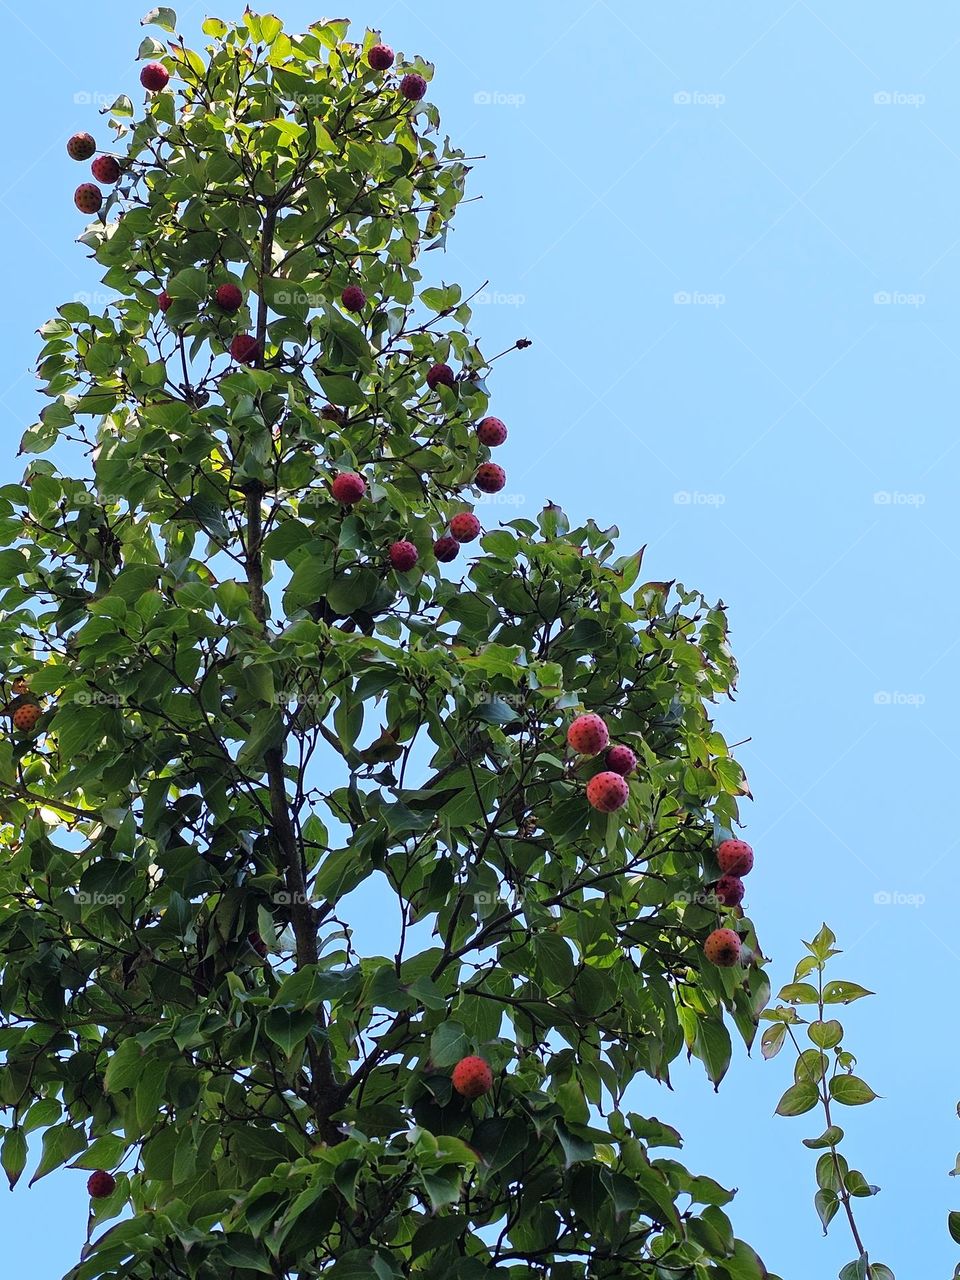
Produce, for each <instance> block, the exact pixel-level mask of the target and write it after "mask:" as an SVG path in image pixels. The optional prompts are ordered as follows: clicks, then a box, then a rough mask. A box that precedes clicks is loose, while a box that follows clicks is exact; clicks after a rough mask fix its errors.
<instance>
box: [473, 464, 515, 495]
mask: <svg viewBox="0 0 960 1280" xmlns="http://www.w3.org/2000/svg"><path fill="white" fill-rule="evenodd" d="M473 483H474V484H475V485H476V486H477V488H478V489H479V490H480V491H481V492H482V493H499V492H500V490H501V489H502V488H503V486H504V485H505V484H506V483H507V473H506V472H505V471H504V469H503V467H498V466H497V464H496V463H495V462H485V463H483V465H482V466H480V467H478V468H477V474H476V475H475V476H474V477H473Z"/></svg>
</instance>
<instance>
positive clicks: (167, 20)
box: [140, 6, 177, 31]
mask: <svg viewBox="0 0 960 1280" xmlns="http://www.w3.org/2000/svg"><path fill="white" fill-rule="evenodd" d="M140 25H141V27H163V29H164V31H176V29H177V15H176V13H174V11H173V9H168V8H166V7H165V6H160V7H159V8H156V9H151V10H150V12H149V13H145V14H144V15H143V17H142V18H141V19H140Z"/></svg>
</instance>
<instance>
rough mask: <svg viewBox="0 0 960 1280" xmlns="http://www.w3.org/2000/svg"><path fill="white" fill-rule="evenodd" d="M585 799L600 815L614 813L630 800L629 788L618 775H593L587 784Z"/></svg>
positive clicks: (610, 773)
mask: <svg viewBox="0 0 960 1280" xmlns="http://www.w3.org/2000/svg"><path fill="white" fill-rule="evenodd" d="M587 799H588V800H589V801H590V803H591V804H592V805H593V807H594V809H598V810H599V811H600V812H601V813H616V811H617V810H618V809H622V808H623V806H624V805H625V804H626V803H627V801H628V800H629V799H630V788H629V787H628V786H627V782H626V779H625V778H624V777H622V776H621V775H620V774H619V773H612V772H610V771H609V770H607V772H605V773H597V774H595V775H594V776H593V777H592V778H591V779H590V781H589V782H588V783H587Z"/></svg>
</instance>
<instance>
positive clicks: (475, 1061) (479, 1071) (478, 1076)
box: [450, 1055, 493, 1102]
mask: <svg viewBox="0 0 960 1280" xmlns="http://www.w3.org/2000/svg"><path fill="white" fill-rule="evenodd" d="M450 1079H451V1080H452V1082H453V1087H454V1088H455V1089H456V1091H457V1093H459V1094H460V1095H461V1096H462V1097H464V1098H469V1099H470V1100H471V1102H472V1101H473V1099H474V1098H480V1097H482V1096H483V1095H484V1094H485V1093H489V1092H490V1090H491V1089H492V1088H493V1072H492V1071H491V1070H490V1063H489V1062H487V1061H486V1060H485V1059H484V1058H478V1057H476V1056H474V1055H471V1056H470V1057H469V1058H461V1059H460V1061H459V1062H458V1063H457V1065H456V1066H455V1067H454V1068H453V1074H452V1075H451V1077H450Z"/></svg>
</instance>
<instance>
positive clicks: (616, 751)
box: [607, 743, 637, 777]
mask: <svg viewBox="0 0 960 1280" xmlns="http://www.w3.org/2000/svg"><path fill="white" fill-rule="evenodd" d="M636 767H637V757H636V756H635V755H634V753H633V752H632V751H631V750H630V748H629V747H624V746H621V745H620V744H619V743H618V744H617V746H615V747H611V748H610V750H609V751H608V752H607V768H608V769H612V770H613V772H614V773H619V774H622V775H623V777H626V776H627V774H628V773H633V771H634V769H635V768H636Z"/></svg>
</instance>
